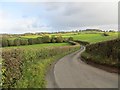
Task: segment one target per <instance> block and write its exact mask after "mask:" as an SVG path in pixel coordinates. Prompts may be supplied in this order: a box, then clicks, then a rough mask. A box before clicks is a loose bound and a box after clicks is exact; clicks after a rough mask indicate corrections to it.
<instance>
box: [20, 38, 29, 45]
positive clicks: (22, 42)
mask: <svg viewBox="0 0 120 90" xmlns="http://www.w3.org/2000/svg"><path fill="white" fill-rule="evenodd" d="M20 45H28V39H20Z"/></svg>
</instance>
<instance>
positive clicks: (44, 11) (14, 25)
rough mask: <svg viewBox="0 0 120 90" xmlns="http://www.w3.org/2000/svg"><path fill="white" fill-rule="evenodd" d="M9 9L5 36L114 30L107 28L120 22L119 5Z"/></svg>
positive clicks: (2, 26) (2, 14) (2, 16)
mask: <svg viewBox="0 0 120 90" xmlns="http://www.w3.org/2000/svg"><path fill="white" fill-rule="evenodd" d="M4 4H5V3H4ZM9 4H10V3H9ZM14 4H15V6H14ZM23 4H24V6H23ZM16 6H18V7H19V8H18V7H16ZM21 7H22V9H21ZM6 8H7V9H6ZM6 8H3V9H0V30H2V31H1V33H25V32H42V31H43V32H44V31H45V32H47V31H49V32H50V31H60V30H61V31H62V30H76V29H81V28H83V27H87V28H88V27H91V28H92V27H94V28H95V26H96V28H97V27H98V26H100V27H99V28H106V27H107V28H109V29H110V28H111V27H109V26H107V25H111V26H113V25H116V24H117V20H118V12H117V11H118V10H117V3H116V2H114V3H108V2H107V3H106V2H99V3H98V2H79V3H76V2H74V3H71V2H66V3H65V2H59V3H58V2H52V3H50V2H47V3H42V2H39V3H29V2H27V3H19V4H18V5H17V3H13V5H11V6H9V7H7V6H6ZM9 8H10V9H12V10H10V9H9ZM16 11H18V12H16ZM18 13H19V14H18ZM18 16H19V17H18ZM107 28H106V29H107ZM115 29H116V28H115Z"/></svg>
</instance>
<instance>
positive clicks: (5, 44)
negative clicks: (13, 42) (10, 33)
mask: <svg viewBox="0 0 120 90" xmlns="http://www.w3.org/2000/svg"><path fill="white" fill-rule="evenodd" d="M6 46H8V39H7V38H2V47H6Z"/></svg>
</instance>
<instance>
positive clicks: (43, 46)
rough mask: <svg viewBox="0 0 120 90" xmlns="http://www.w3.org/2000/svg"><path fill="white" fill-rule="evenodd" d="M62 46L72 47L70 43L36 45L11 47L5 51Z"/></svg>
mask: <svg viewBox="0 0 120 90" xmlns="http://www.w3.org/2000/svg"><path fill="white" fill-rule="evenodd" d="M60 46H70V44H69V43H45V44H34V45H25V46H10V47H4V49H10V48H11V49H15V48H24V49H30V48H33V49H34V48H35V49H38V48H50V47H60Z"/></svg>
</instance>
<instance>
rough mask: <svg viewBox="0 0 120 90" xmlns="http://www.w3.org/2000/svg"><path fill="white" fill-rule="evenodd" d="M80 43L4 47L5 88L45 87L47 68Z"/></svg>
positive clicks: (3, 69) (3, 73) (3, 79)
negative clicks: (35, 46)
mask: <svg viewBox="0 0 120 90" xmlns="http://www.w3.org/2000/svg"><path fill="white" fill-rule="evenodd" d="M78 49H79V45H74V46H61V47H51V48H49V47H48V48H47V47H46V48H42V49H41V48H40V49H38V48H37V49H35V48H34V49H33V48H30V49H21V48H17V49H3V53H2V58H3V64H2V71H3V72H2V75H3V78H2V81H3V83H2V84H3V85H2V86H3V88H12V87H15V88H43V87H45V85H46V81H45V74H46V71H47V68H48V67H49V66H50V65H51V64H52V63H53V62H54V61H55V60H58V59H59V58H61V57H63V56H64V55H66V54H68V53H71V52H73V51H75V50H78Z"/></svg>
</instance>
